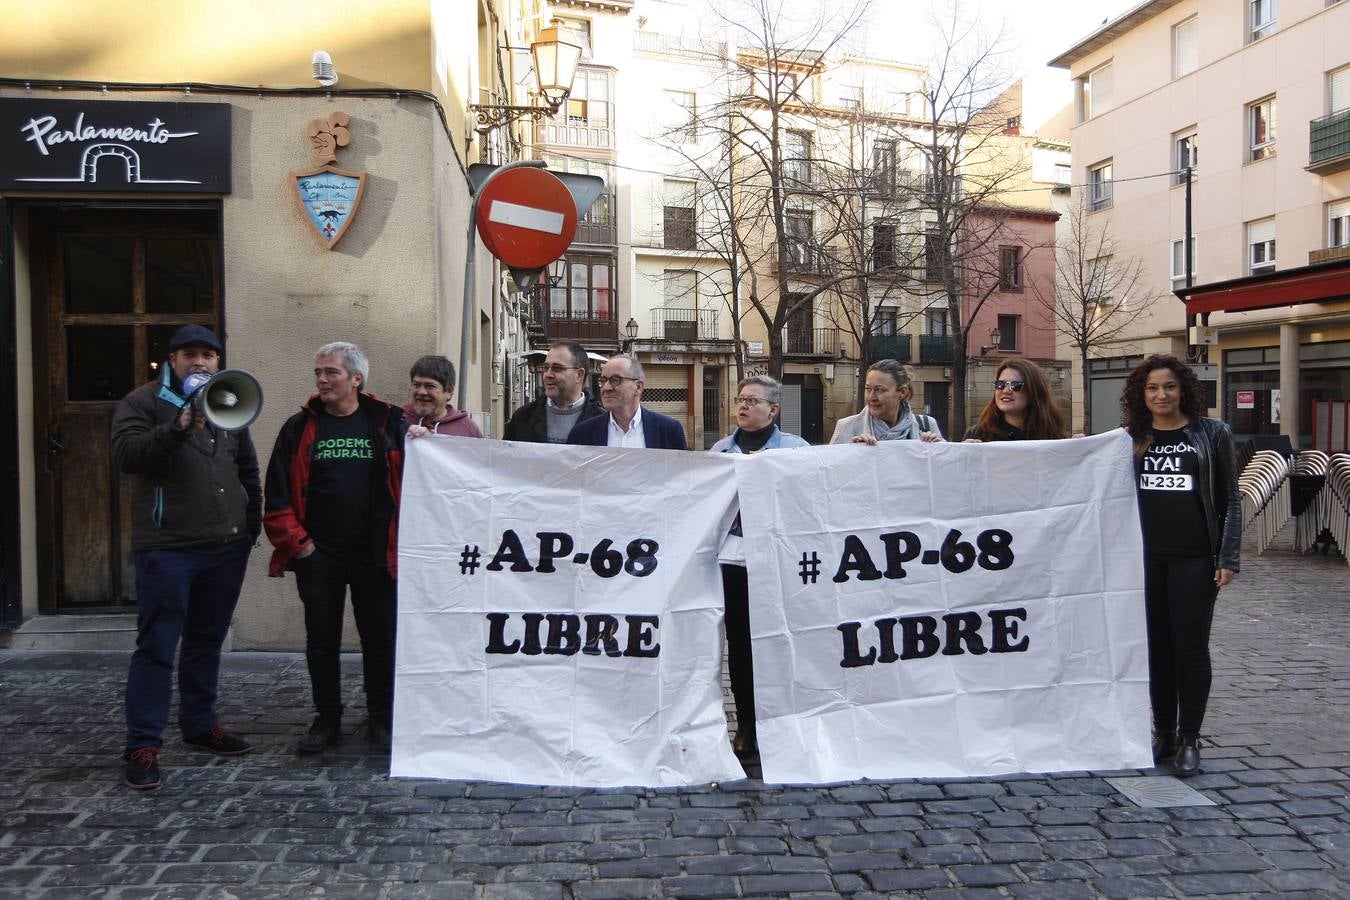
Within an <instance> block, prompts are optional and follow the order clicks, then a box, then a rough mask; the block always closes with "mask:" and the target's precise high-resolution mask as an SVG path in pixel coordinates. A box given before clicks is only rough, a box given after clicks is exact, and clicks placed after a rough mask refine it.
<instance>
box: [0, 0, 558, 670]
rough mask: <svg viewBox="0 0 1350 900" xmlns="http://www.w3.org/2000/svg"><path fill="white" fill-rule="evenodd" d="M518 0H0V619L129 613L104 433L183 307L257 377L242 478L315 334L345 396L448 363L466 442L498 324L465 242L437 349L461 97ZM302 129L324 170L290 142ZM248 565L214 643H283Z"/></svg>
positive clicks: (490, 386)
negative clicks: (462, 391)
mask: <svg viewBox="0 0 1350 900" xmlns="http://www.w3.org/2000/svg"><path fill="white" fill-rule="evenodd" d="M528 11H529V10H528V9H527V8H525V7H524V6H522V5H518V6H509V5H507V4H505V3H502V2H494V0H454V2H447V3H429V2H426V0H397V2H392V3H384V4H379V5H372V4H369V3H364V2H359V0H329V2H323V3H318V2H308V0H305V2H297V3H292V4H287V5H285V7H284V8H281V7H277V6H276V5H274V4H262V3H245V4H233V5H230V6H228V7H220V6H211V5H209V4H201V3H189V4H181V3H162V2H147V3H142V4H136V5H135V6H133V7H126V8H120V7H119V8H114V7H110V6H109V7H90V6H89V5H88V4H84V3H79V2H59V0H58V2H52V3H44V4H27V3H6V4H4V9H3V18H4V21H5V23H6V27H5V29H4V31H3V33H0V60H4V63H3V66H4V70H3V71H0V122H3V125H0V275H3V279H0V307H3V309H0V322H3V326H0V327H2V328H3V333H2V334H0V338H3V340H4V345H5V354H4V358H5V360H6V362H5V366H6V371H5V372H4V374H3V377H2V378H0V380H3V381H4V383H5V385H6V390H5V394H4V398H3V402H0V422H3V426H2V427H3V429H4V437H3V441H2V442H0V443H2V444H3V446H0V454H2V455H3V463H2V464H0V469H3V471H4V472H6V477H7V478H10V479H11V480H10V481H9V482H8V483H7V490H5V491H3V492H2V493H3V495H4V506H3V509H2V510H0V516H3V520H4V521H3V524H2V525H0V532H3V534H4V535H5V538H4V548H3V566H0V582H2V584H0V588H2V590H3V598H0V599H2V600H3V602H0V611H2V612H3V617H2V618H0V628H13V627H15V626H17V625H18V624H19V623H20V622H22V621H24V620H30V621H31V620H34V619H35V618H42V617H47V618H49V619H50V617H56V616H60V615H66V614H70V615H75V616H82V615H86V614H97V613H109V612H118V611H129V610H130V611H134V608H135V607H134V600H133V597H134V591H133V584H132V576H131V571H130V554H129V552H128V547H129V540H130V527H129V525H130V523H129V519H128V515H129V502H128V501H129V493H128V492H127V489H126V488H125V487H119V476H118V473H117V472H115V471H113V468H112V465H111V461H110V458H109V423H110V420H111V416H112V413H113V411H114V409H115V408H116V406H117V402H118V400H119V399H120V398H121V397H122V396H123V395H124V394H126V393H127V392H128V391H130V390H131V389H132V388H134V387H135V386H137V385H139V384H141V383H143V382H145V381H146V380H148V379H150V378H153V377H155V376H156V375H157V374H158V371H159V366H161V365H162V364H163V360H164V358H165V356H166V342H167V340H168V338H169V337H170V336H171V335H172V334H173V332H174V331H175V330H176V329H177V328H178V327H179V326H181V325H183V324H186V323H199V324H203V325H207V326H210V327H212V328H214V329H216V330H217V331H218V333H220V334H221V335H222V336H224V337H225V338H226V340H227V345H226V350H227V352H226V362H227V364H228V365H230V366H233V367H238V368H242V369H246V370H248V371H249V372H251V373H253V374H254V375H255V376H256V377H257V378H258V380H259V381H260V382H261V383H262V385H263V389H264V394H265V397H266V402H265V405H264V407H263V410H262V414H261V416H260V418H259V419H258V420H257V422H256V423H255V424H254V425H253V428H252V433H253V435H254V439H255V442H256V444H257V445H258V450H259V455H260V457H261V462H262V464H263V465H264V467H265V466H266V463H267V459H268V455H269V453H270V451H271V444H272V440H273V437H274V436H275V434H276V433H277V430H278V428H279V426H280V424H281V423H282V421H283V420H284V419H285V418H286V417H287V416H289V415H291V414H292V413H293V412H295V411H296V410H297V409H298V408H299V407H300V405H301V403H302V402H303V401H304V400H305V398H306V397H308V396H309V395H310V393H312V390H313V381H312V372H311V366H310V362H309V361H310V360H311V359H312V358H313V354H314V351H315V350H316V349H317V347H318V346H319V345H321V344H323V343H326V342H328V341H332V340H351V341H355V342H356V343H358V344H360V345H361V346H362V347H363V348H364V349H365V350H366V351H367V353H368V355H369V357H370V359H371V365H372V369H371V377H370V382H369V383H370V387H371V389H372V390H373V391H375V392H376V393H379V394H381V395H383V396H386V397H388V398H389V399H394V400H398V401H400V402H402V400H403V399H405V395H406V392H407V384H408V377H407V371H408V366H409V364H410V363H411V362H412V361H413V360H414V359H415V358H416V357H417V356H419V355H421V354H423V353H435V352H439V353H444V354H445V355H447V356H450V357H451V358H452V359H456V362H457V364H461V365H460V367H461V369H462V371H461V372H460V377H461V379H462V380H463V382H464V383H465V385H466V387H467V396H468V401H467V404H466V405H467V408H468V409H469V410H470V411H471V412H472V413H473V415H474V416H475V418H476V419H478V421H479V423H480V424H481V425H482V426H483V430H484V431H485V432H489V433H491V432H492V430H493V429H494V428H499V423H500V414H501V411H502V409H503V403H504V398H503V395H502V386H501V382H502V377H501V376H502V372H501V369H500V367H498V366H494V365H493V363H494V360H496V359H497V358H498V351H499V348H500V342H499V337H498V332H499V331H500V329H501V327H502V323H503V321H504V317H503V314H502V311H501V308H500V302H499V300H500V292H499V291H498V290H497V289H496V285H497V284H498V282H499V279H498V276H497V273H496V272H495V271H494V267H493V265H492V262H491V259H490V258H489V257H488V256H487V254H486V253H485V252H484V251H482V250H481V249H477V250H475V251H472V252H476V253H477V255H478V256H477V261H478V272H479V273H481V274H480V276H479V279H478V283H477V285H476V289H475V291H474V297H473V301H472V303H473V308H472V310H471V313H472V314H471V316H470V321H471V322H472V332H471V334H470V340H469V342H468V345H469V348H470V352H469V356H468V358H467V359H466V360H463V361H461V360H459V359H458V357H459V346H460V330H461V328H460V322H461V319H462V316H461V309H462V299H463V294H462V285H463V273H464V268H465V260H466V254H467V253H468V252H471V251H469V250H468V248H467V246H466V242H465V237H464V236H465V234H466V231H467V228H468V221H469V218H468V217H469V198H470V188H469V182H468V179H467V175H466V163H467V162H468V161H469V160H470V153H471V152H477V148H471V144H470V141H469V140H467V139H466V136H468V135H471V134H473V133H474V132H473V121H472V118H471V115H470V111H469V109H468V106H469V104H470V103H474V102H482V98H483V97H484V96H487V97H492V96H494V95H498V96H499V95H502V94H503V92H504V91H505V88H506V85H505V84H504V83H503V80H502V77H501V76H502V73H510V74H507V76H506V77H507V79H511V78H514V77H515V76H516V75H517V74H518V73H514V72H513V70H512V68H511V65H512V60H511V59H510V58H509V57H508V58H499V56H498V53H499V51H498V48H499V47H506V46H520V45H524V44H528V42H529V40H530V37H531V34H532V31H533V29H535V28H536V27H537V25H538V19H537V17H535V18H530V17H529V16H527V15H526V13H527V12H528ZM93 35H97V37H98V39H97V41H94V42H90V41H86V40H84V39H83V38H82V37H81V36H93ZM263 36H265V37H266V39H265V40H264V39H263ZM316 48H323V49H324V50H325V51H326V52H327V53H328V54H329V58H330V59H331V65H332V67H333V69H334V70H335V74H336V81H335V82H331V81H328V82H326V83H316V81H315V77H317V76H318V75H319V74H322V75H324V76H325V78H327V76H328V75H329V74H330V73H328V72H326V71H325V72H322V73H321V72H320V71H319V69H318V67H317V66H316V65H315V60H314V51H315V49H316ZM489 141H490V143H491V144H492V146H493V147H494V148H496V150H495V151H494V152H500V151H501V149H502V148H503V147H506V148H509V145H510V141H509V140H508V139H507V136H506V135H505V134H497V135H495V136H491V137H490V138H489ZM325 143H326V144H328V145H330V146H328V148H327V149H329V150H331V151H335V156H336V162H335V163H329V164H328V167H327V168H325V167H324V164H323V163H322V162H319V161H317V160H316V157H315V155H314V153H315V149H316V147H317V146H318V145H321V144H325ZM334 237H336V238H337V240H334ZM266 561H267V553H266V552H264V551H262V550H259V551H257V552H255V553H254V555H253V559H252V562H251V564H250V569H249V574H248V580H247V582H246V584H245V588H244V591H243V595H242V598H241V602H240V606H239V609H238V612H237V614H236V622H235V629H234V646H236V647H244V648H275V647H297V646H301V645H302V644H303V634H304V628H303V622H302V618H301V616H300V611H299V605H298V602H297V600H296V597H295V594H294V587H293V584H292V583H291V582H290V581H289V580H286V579H269V578H267V577H266Z"/></svg>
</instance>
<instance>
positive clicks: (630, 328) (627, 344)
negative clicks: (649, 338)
mask: <svg viewBox="0 0 1350 900" xmlns="http://www.w3.org/2000/svg"><path fill="white" fill-rule="evenodd" d="M623 333H624V334H626V335H628V340H626V341H624V344H623V352H624V353H630V352H632V350H633V342H634V341H636V340H637V336H638V323H637V319H635V318H633V317H632V316H629V317H628V321H627V323H625V324H624V326H623Z"/></svg>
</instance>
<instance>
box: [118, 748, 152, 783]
mask: <svg viewBox="0 0 1350 900" xmlns="http://www.w3.org/2000/svg"><path fill="white" fill-rule="evenodd" d="M122 758H123V759H125V760H126V761H127V777H126V782H127V787H129V788H131V789H132V790H134V791H152V790H154V789H155V788H157V787H159V748H158V747H137V748H136V749H135V750H128V751H127V753H126V755H125V756H124V757H122Z"/></svg>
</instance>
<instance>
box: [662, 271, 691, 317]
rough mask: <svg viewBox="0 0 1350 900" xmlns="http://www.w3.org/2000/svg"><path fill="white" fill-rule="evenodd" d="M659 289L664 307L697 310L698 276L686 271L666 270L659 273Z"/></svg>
mask: <svg viewBox="0 0 1350 900" xmlns="http://www.w3.org/2000/svg"><path fill="white" fill-rule="evenodd" d="M661 288H662V292H663V294H664V296H665V303H666V306H675V307H684V308H686V309H697V308H698V275H697V273H695V272H690V271H688V270H687V269H666V270H665V271H664V272H662V273H661Z"/></svg>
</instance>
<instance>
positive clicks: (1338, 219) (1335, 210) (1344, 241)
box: [1327, 199, 1350, 247]
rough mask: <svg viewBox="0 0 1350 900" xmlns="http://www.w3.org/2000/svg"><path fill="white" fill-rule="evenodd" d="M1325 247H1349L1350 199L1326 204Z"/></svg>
mask: <svg viewBox="0 0 1350 900" xmlns="http://www.w3.org/2000/svg"><path fill="white" fill-rule="evenodd" d="M1327 246H1328V247H1350V199H1348V200H1337V201H1336V202H1335V203H1329V204H1327Z"/></svg>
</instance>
